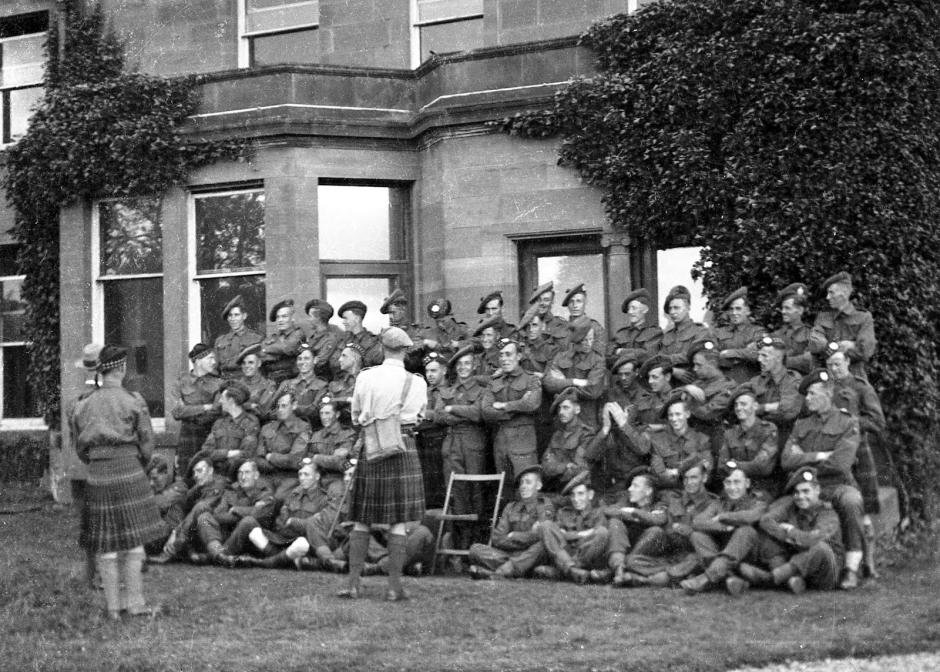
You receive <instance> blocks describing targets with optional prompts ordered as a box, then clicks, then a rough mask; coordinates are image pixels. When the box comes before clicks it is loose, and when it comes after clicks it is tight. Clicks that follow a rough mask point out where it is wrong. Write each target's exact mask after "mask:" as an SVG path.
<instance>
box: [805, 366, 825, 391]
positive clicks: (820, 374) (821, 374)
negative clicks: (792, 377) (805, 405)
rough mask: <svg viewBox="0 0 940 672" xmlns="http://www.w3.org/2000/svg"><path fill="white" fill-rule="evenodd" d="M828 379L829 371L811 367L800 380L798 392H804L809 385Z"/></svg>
mask: <svg viewBox="0 0 940 672" xmlns="http://www.w3.org/2000/svg"><path fill="white" fill-rule="evenodd" d="M829 379H830V376H829V372H828V371H826V369H813V370H812V371H810V372H809V373H808V374H806V375H805V376H803V380H801V381H800V394H806V390H808V389H809V386H810V385H815V384H816V383H828V382H829Z"/></svg>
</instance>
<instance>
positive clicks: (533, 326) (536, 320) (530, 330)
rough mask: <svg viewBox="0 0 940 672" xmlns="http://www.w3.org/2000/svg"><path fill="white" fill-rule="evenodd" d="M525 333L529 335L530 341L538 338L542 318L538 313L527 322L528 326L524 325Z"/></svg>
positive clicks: (532, 341) (540, 331) (540, 332)
mask: <svg viewBox="0 0 940 672" xmlns="http://www.w3.org/2000/svg"><path fill="white" fill-rule="evenodd" d="M526 335H527V336H528V337H529V342H530V343H534V342H535V341H537V340H539V337H540V336H541V335H542V319H541V318H540V317H539V316H538V315H536V316H535V317H533V318H532V320H531V321H530V322H529V326H528V327H526Z"/></svg>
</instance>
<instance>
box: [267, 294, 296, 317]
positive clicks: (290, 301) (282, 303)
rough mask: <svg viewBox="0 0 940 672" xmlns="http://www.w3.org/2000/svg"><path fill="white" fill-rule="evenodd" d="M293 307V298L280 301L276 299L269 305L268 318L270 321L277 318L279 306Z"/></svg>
mask: <svg viewBox="0 0 940 672" xmlns="http://www.w3.org/2000/svg"><path fill="white" fill-rule="evenodd" d="M293 307H294V300H293V299H283V300H281V301H278V302H277V303H275V304H274V305H273V306H272V307H271V312H270V313H268V319H269V320H270V321H271V322H274V320H276V319H277V311H279V310H280V309H281V308H293Z"/></svg>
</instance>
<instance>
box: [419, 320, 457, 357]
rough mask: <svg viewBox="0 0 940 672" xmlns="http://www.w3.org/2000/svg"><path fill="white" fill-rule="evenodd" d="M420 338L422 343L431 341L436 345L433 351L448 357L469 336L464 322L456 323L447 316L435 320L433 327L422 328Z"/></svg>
mask: <svg viewBox="0 0 940 672" xmlns="http://www.w3.org/2000/svg"><path fill="white" fill-rule="evenodd" d="M420 338H421V340H422V341H432V342H433V343H435V344H436V347H434V348H433V349H435V350H437V351H438V352H440V353H441V354H443V355H444V356H445V357H450V356H451V355H453V354H454V353H455V352H457V350H458V348H460V346H461V345H463V343H464V342H466V340H467V339H468V338H469V334H468V332H467V324H466V323H465V322H458V321H457V320H455V319H454V318H453V317H452V316H450V315H447V316H445V317H442V318H439V319H437V320H435V324H434V326H433V327H424V328H423V329H422V330H421V334H420ZM415 342H416V343H418V342H419V341H415Z"/></svg>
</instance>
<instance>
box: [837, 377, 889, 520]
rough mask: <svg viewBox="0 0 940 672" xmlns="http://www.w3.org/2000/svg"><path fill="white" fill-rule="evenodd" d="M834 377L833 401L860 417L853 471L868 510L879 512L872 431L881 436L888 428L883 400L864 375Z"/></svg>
mask: <svg viewBox="0 0 940 672" xmlns="http://www.w3.org/2000/svg"><path fill="white" fill-rule="evenodd" d="M832 381H833V388H834V390H833V397H832V402H833V404H835V405H836V406H838V407H839V408H844V409H845V410H847V411H848V412H849V414H850V415H852V416H853V417H855V418H858V428H859V444H858V453H857V455H856V460H855V468H854V474H855V480H856V481H858V485H859V490H860V491H861V493H862V499H863V500H864V502H865V513H870V514H877V513H880V512H881V502H880V501H879V500H878V470H877V468H876V467H875V458H874V456H873V455H872V450H871V443H870V436H869V435H874V436H878V435H879V434H881V432H883V431H884V429H885V426H886V421H885V415H884V411H883V410H882V409H881V401H880V400H879V399H878V393H877V392H875V388H873V387H872V386H871V384H870V383H869V382H868V381H867V380H865V379H864V378H862V377H861V376H853V375H849V377H847V378H842V379H837V378H833V379H832Z"/></svg>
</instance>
